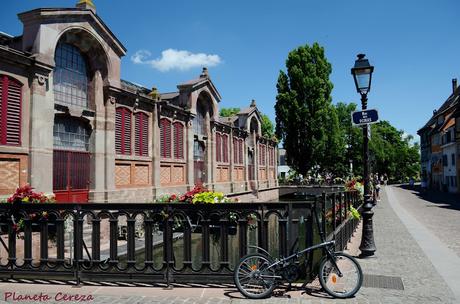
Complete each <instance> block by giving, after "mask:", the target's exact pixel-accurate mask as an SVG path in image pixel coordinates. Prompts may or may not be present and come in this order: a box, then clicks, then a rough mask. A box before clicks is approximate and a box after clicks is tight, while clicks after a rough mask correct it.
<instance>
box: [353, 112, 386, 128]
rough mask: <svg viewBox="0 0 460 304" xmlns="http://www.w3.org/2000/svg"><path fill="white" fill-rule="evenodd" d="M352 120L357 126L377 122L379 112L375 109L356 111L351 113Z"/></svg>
mask: <svg viewBox="0 0 460 304" xmlns="http://www.w3.org/2000/svg"><path fill="white" fill-rule="evenodd" d="M351 121H352V122H353V124H354V125H357V126H362V125H366V124H371V123H376V122H378V121H379V113H378V112H377V110H375V109H370V110H364V111H356V112H353V113H351Z"/></svg>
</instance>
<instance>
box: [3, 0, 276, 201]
mask: <svg viewBox="0 0 460 304" xmlns="http://www.w3.org/2000/svg"><path fill="white" fill-rule="evenodd" d="M18 16H19V19H20V20H21V22H22V23H23V25H24V28H23V34H22V35H21V36H19V37H12V36H8V35H6V34H0V89H1V91H0V97H1V99H0V100H1V102H2V103H1V106H0V114H1V115H0V131H1V132H0V195H8V194H10V193H12V192H13V191H14V190H15V188H16V187H18V186H21V185H24V184H27V183H29V184H31V185H32V186H33V187H34V188H36V189H37V190H38V191H43V192H54V193H56V195H57V198H58V200H60V201H68V202H75V201H76V202H129V201H133V202H135V201H136V202H145V201H152V200H153V199H154V198H155V197H158V196H160V195H163V194H170V193H183V192H185V191H187V190H189V189H191V188H193V187H194V185H195V184H197V183H203V184H205V185H206V186H207V187H208V188H209V189H213V190H216V191H222V192H225V193H232V194H237V193H245V195H247V193H251V194H252V195H253V196H254V198H255V199H257V196H258V195H257V194H258V193H259V191H260V190H264V191H263V192H264V193H269V192H270V191H269V192H267V190H268V189H272V188H276V187H277V179H276V177H277V164H276V163H277V161H276V160H277V158H278V157H277V153H278V152H277V151H278V150H277V144H276V142H274V141H273V140H271V139H269V138H264V137H263V136H262V133H261V117H260V113H259V111H258V110H257V107H256V104H255V102H252V103H251V105H250V106H249V107H248V108H246V109H243V110H241V112H240V113H238V114H237V115H235V116H234V117H225V118H223V117H219V102H220V100H221V96H220V94H219V92H218V91H217V89H216V87H215V85H214V83H213V82H212V80H211V78H210V76H209V74H208V71H207V69H206V68H203V72H202V73H201V75H199V76H198V77H197V78H196V79H192V80H190V81H187V82H184V83H182V84H179V85H178V86H177V88H178V91H177V92H173V93H164V94H162V93H160V92H159V91H158V90H157V89H156V88H153V89H152V90H150V89H147V88H144V87H141V86H138V85H135V84H133V83H131V82H129V81H124V80H121V79H120V69H121V64H120V63H121V57H123V56H124V55H125V54H126V49H125V47H124V46H123V45H122V43H121V42H120V41H119V40H118V39H117V38H116V37H115V36H114V34H113V33H112V32H111V31H110V29H109V28H108V27H107V26H106V25H105V24H104V22H103V21H102V20H101V19H100V18H99V16H98V15H97V14H96V9H95V7H94V6H93V5H92V4H90V5H89V4H88V1H83V2H82V1H80V2H79V4H78V5H77V7H75V8H66V9H54V8H44V9H35V10H32V11H28V12H24V13H20V14H19V15H18ZM17 123H18V124H19V125H18V126H17V127H15V125H16V124H17ZM270 193H275V191H271V192H270ZM265 196H266V195H265V194H264V197H265ZM273 198H276V197H275V196H274V197H273Z"/></svg>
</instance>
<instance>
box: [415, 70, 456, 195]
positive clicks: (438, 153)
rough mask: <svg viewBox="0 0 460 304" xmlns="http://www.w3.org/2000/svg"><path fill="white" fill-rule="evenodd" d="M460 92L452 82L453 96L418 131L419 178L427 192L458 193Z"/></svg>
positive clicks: (454, 82)
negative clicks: (428, 190) (432, 190)
mask: <svg viewBox="0 0 460 304" xmlns="http://www.w3.org/2000/svg"><path fill="white" fill-rule="evenodd" d="M459 96H460V89H459V88H458V86H457V80H456V79H453V80H452V94H451V95H450V96H449V97H448V98H447V100H446V101H445V102H444V103H443V104H442V105H441V107H439V109H436V110H434V111H433V116H432V117H431V118H430V119H429V120H428V122H427V123H426V124H425V125H424V126H423V127H422V128H421V129H420V130H418V131H417V133H418V134H419V136H420V149H421V178H422V181H425V182H426V184H427V187H428V188H429V189H437V190H443V191H449V192H458V191H459V187H458V184H459V175H460V174H459V172H460V166H459V162H458V155H459V151H460V109H459V100H458V99H459Z"/></svg>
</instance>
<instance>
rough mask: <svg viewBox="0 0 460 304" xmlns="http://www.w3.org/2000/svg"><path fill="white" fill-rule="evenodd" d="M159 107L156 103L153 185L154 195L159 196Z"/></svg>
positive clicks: (153, 120)
mask: <svg viewBox="0 0 460 304" xmlns="http://www.w3.org/2000/svg"><path fill="white" fill-rule="evenodd" d="M159 107H160V105H158V104H155V106H154V107H153V113H152V141H153V145H152V185H153V196H155V197H156V196H157V191H158V189H159V188H160V187H161V177H160V121H159V110H160V109H159Z"/></svg>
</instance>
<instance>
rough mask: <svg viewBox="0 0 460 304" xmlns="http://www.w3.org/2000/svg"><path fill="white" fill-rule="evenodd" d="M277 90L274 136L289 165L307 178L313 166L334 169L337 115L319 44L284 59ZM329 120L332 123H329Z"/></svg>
mask: <svg viewBox="0 0 460 304" xmlns="http://www.w3.org/2000/svg"><path fill="white" fill-rule="evenodd" d="M286 69H287V72H286V73H285V72H284V71H280V73H279V76H278V82H277V85H276V88H277V90H278V94H277V96H276V105H275V112H276V135H277V137H278V138H279V139H280V140H282V141H283V143H284V147H285V148H286V153H287V159H288V161H289V164H290V165H291V166H292V167H293V168H294V169H295V170H296V171H298V172H299V173H301V174H303V175H306V174H307V172H308V171H309V170H310V169H311V168H312V167H313V166H315V165H320V166H321V168H324V169H325V168H329V169H330V168H333V165H332V163H331V162H332V161H334V157H336V156H337V155H339V153H340V150H341V148H342V147H338V146H337V145H340V142H341V140H340V139H339V138H338V132H339V130H338V127H339V124H338V116H337V113H335V111H334V108H333V107H332V104H331V95H330V94H331V91H332V87H333V85H332V83H331V81H330V80H329V75H330V74H331V72H332V67H331V64H330V63H329V62H328V61H327V59H326V57H325V54H324V48H323V47H321V46H320V45H319V44H318V43H314V44H313V45H312V46H311V47H310V46H309V45H305V46H300V47H298V48H297V49H294V50H293V51H291V52H290V53H289V55H288V58H287V60H286ZM331 120H332V121H331Z"/></svg>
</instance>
